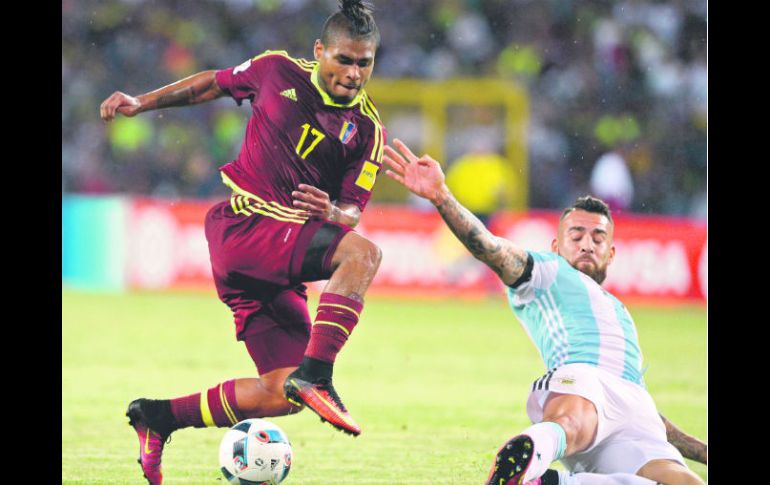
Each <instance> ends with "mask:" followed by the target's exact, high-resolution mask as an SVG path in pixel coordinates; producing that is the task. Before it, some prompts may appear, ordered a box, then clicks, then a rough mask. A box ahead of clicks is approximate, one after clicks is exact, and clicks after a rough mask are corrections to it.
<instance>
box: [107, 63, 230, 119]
mask: <svg viewBox="0 0 770 485" xmlns="http://www.w3.org/2000/svg"><path fill="white" fill-rule="evenodd" d="M215 76H216V71H203V72H199V73H198V74H193V75H192V76H189V77H186V78H184V79H182V80H180V81H177V82H175V83H172V84H169V85H168V86H164V87H162V88H160V89H156V90H155V91H151V92H149V93H146V94H142V95H140V96H136V97H134V96H129V95H128V94H125V93H122V92H120V91H115V92H114V93H112V94H111V95H110V97H108V98H107V99H105V100H104V102H102V104H101V107H100V114H101V117H102V119H103V120H104V121H111V120H112V119H113V118H115V116H116V115H117V114H118V113H120V114H122V115H123V116H128V117H132V116H136V115H137V114H139V113H141V112H143V111H150V110H154V109H161V108H170V107H172V106H189V105H192V104H199V103H205V102H206V101H211V100H213V99H216V98H219V97H221V96H224V95H225V93H224V91H222V90H221V89H220V88H219V85H218V84H217V81H216V77H215Z"/></svg>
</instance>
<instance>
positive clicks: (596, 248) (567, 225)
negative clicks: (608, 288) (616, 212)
mask: <svg viewBox="0 0 770 485" xmlns="http://www.w3.org/2000/svg"><path fill="white" fill-rule="evenodd" d="M612 232H613V225H612V223H611V222H610V221H609V219H607V217H606V216H603V215H601V214H596V213H593V212H586V211H584V210H580V209H577V210H574V211H572V212H570V213H569V214H567V216H566V217H565V218H564V219H562V221H561V222H559V232H558V235H557V237H556V239H554V240H553V242H551V249H552V250H553V251H554V252H556V253H558V254H559V255H561V256H562V257H563V258H564V259H566V260H567V262H569V264H571V265H572V266H573V267H574V268H575V269H577V270H578V271H581V272H583V273H585V274H586V275H588V276H590V277H591V278H592V279H593V280H594V281H596V282H597V283H599V284H602V282H603V281H604V279H605V278H606V277H607V266H609V264H610V263H611V262H612V260H613V259H614V258H615V246H614V245H613V244H612Z"/></svg>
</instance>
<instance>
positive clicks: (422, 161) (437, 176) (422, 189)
mask: <svg viewBox="0 0 770 485" xmlns="http://www.w3.org/2000/svg"><path fill="white" fill-rule="evenodd" d="M393 145H395V146H396V148H398V150H399V151H400V152H401V153H400V154H399V153H398V152H397V151H396V150H394V149H392V148H391V147H389V146H387V145H385V153H384V155H383V157H382V159H383V160H385V162H387V164H388V165H390V168H392V169H393V170H386V171H385V173H386V174H387V175H388V176H389V177H390V178H392V179H394V180H395V181H397V182H398V183H400V184H402V185H403V186H404V187H406V188H407V189H409V190H410V191H411V192H413V193H414V194H415V195H419V196H420V197H423V198H426V199H428V200H430V201H431V202H433V203H434V204H437V203H438V201H439V199H440V198H441V194H442V193H443V192H444V191H445V189H446V186H445V185H444V172H443V171H442V170H441V164H439V163H438V162H437V161H435V160H434V159H432V158H431V157H430V156H428V155H423V156H422V157H420V158H418V157H417V155H415V154H414V153H412V150H410V149H409V147H407V146H406V145H404V143H403V142H402V141H401V140H399V139H398V138H396V139H394V140H393Z"/></svg>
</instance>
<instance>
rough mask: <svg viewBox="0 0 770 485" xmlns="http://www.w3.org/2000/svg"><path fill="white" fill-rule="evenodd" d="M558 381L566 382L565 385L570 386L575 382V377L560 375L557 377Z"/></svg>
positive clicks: (560, 382)
mask: <svg viewBox="0 0 770 485" xmlns="http://www.w3.org/2000/svg"><path fill="white" fill-rule="evenodd" d="M556 382H558V383H559V384H564V385H565V386H569V385H572V384H574V383H575V379H573V378H571V377H559V378H558V379H556Z"/></svg>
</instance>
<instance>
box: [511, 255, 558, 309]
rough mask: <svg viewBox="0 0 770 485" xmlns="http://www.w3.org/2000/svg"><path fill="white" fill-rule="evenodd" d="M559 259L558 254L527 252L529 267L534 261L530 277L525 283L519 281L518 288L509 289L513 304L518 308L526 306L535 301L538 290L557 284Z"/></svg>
mask: <svg viewBox="0 0 770 485" xmlns="http://www.w3.org/2000/svg"><path fill="white" fill-rule="evenodd" d="M558 259H559V256H558V255H557V254H556V253H549V252H535V251H527V267H529V266H530V260H531V261H532V263H531V271H530V276H529V279H526V280H525V281H521V282H519V281H517V282H516V283H518V285H517V286H516V287H513V286H509V287H508V292H509V294H510V297H511V303H512V304H513V305H514V306H516V307H519V306H522V305H526V304H527V303H529V302H531V301H532V300H534V299H535V296H536V290H545V289H548V288H550V287H551V285H553V284H554V283H555V282H556V275H557V273H558V271H559V260H558Z"/></svg>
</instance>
